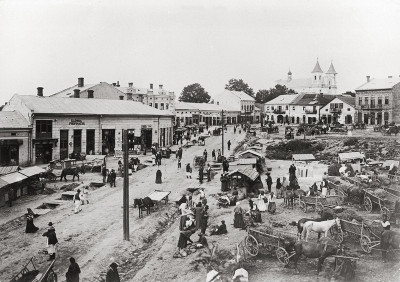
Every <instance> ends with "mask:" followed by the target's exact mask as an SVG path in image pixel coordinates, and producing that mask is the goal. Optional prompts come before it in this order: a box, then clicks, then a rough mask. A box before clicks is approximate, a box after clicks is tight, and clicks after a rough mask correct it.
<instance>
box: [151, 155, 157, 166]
mask: <svg viewBox="0 0 400 282" xmlns="http://www.w3.org/2000/svg"><path fill="white" fill-rule="evenodd" d="M151 164H152V165H153V166H155V165H156V155H151Z"/></svg>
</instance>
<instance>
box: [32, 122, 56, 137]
mask: <svg viewBox="0 0 400 282" xmlns="http://www.w3.org/2000/svg"><path fill="white" fill-rule="evenodd" d="M52 131H53V121H52V120H37V121H36V138H51V136H52V134H51V133H52Z"/></svg>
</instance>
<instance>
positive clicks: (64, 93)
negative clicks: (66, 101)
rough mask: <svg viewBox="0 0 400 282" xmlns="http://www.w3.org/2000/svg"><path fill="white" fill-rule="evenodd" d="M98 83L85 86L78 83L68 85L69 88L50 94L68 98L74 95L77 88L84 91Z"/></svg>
mask: <svg viewBox="0 0 400 282" xmlns="http://www.w3.org/2000/svg"><path fill="white" fill-rule="evenodd" d="M98 84H99V83H98ZM96 85H97V84H85V85H84V86H83V87H78V84H76V85H74V86H71V87H68V88H67V89H64V90H62V91H60V92H57V93H54V94H53V95H50V96H57V97H59V98H61V97H64V98H68V97H70V96H71V95H72V96H73V95H74V90H75V89H79V90H80V92H83V91H86V90H89V89H90V88H92V87H93V86H96Z"/></svg>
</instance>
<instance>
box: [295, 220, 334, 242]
mask: <svg viewBox="0 0 400 282" xmlns="http://www.w3.org/2000/svg"><path fill="white" fill-rule="evenodd" d="M335 224H336V225H337V227H338V229H339V232H341V225H340V219H339V218H335V219H331V220H326V221H321V222H316V221H307V222H305V223H304V224H303V232H302V236H303V238H305V240H306V242H307V239H308V234H309V233H310V231H314V232H317V233H318V237H319V236H320V235H319V234H320V233H322V232H325V237H327V236H328V231H329V229H330V228H331V227H332V226H333V225H335Z"/></svg>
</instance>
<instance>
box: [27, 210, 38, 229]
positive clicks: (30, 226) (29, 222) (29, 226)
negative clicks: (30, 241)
mask: <svg viewBox="0 0 400 282" xmlns="http://www.w3.org/2000/svg"><path fill="white" fill-rule="evenodd" d="M38 230H39V228H38V227H36V226H35V224H33V215H31V214H27V215H26V229H25V233H35V232H36V231H38Z"/></svg>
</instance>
